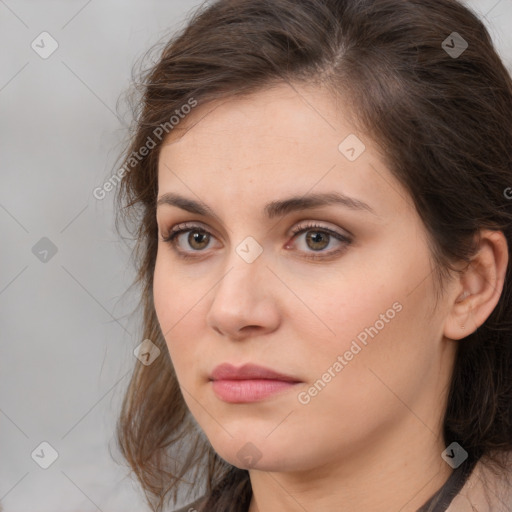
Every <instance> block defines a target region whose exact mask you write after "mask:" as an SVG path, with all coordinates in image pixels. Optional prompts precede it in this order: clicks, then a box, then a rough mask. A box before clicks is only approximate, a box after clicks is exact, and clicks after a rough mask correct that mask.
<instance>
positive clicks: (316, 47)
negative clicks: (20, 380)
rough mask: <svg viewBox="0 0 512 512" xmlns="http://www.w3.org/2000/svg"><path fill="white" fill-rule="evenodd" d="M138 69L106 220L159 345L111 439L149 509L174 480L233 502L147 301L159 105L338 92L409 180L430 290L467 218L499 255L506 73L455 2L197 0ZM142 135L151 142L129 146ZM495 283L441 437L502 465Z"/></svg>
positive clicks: (239, 473) (504, 440)
mask: <svg viewBox="0 0 512 512" xmlns="http://www.w3.org/2000/svg"><path fill="white" fill-rule="evenodd" d="M455 30H456V31H457V32H458V34H460V36H462V38H463V39H464V40H465V41H466V42H467V43H468V47H467V48H466V49H465V51H463V53H462V54H460V55H457V56H454V55H453V54H449V51H447V50H448V49H449V47H450V46H454V43H452V40H450V39H449V37H452V39H453V37H456V36H454V35H453V34H452V33H453V32H454V31H455ZM447 38H448V41H449V43H450V44H449V47H448V48H447V47H446V45H443V41H445V40H447ZM155 48H156V47H155ZM445 48H446V49H445ZM158 51H159V52H160V49H159V50H158ZM140 75H141V81H140V84H139V86H140V87H139V89H138V92H140V96H139V100H138V101H139V102H138V103H137V105H136V116H135V117H136V119H135V122H134V126H133V134H132V138H131V143H130V145H129V147H128V149H127V150H126V152H125V153H124V155H123V158H124V169H125V171H124V172H123V174H124V176H123V179H122V181H121V183H120V184H119V187H118V189H117V192H116V194H117V201H118V208H119V210H118V217H116V226H118V222H119V220H120V219H121V218H122V219H123V220H124V221H125V223H126V225H129V226H131V227H134V232H132V233H133V234H134V235H135V237H136V240H137V242H136V246H135V247H134V252H133V255H134V257H135V261H136V264H137V272H138V273H137V278H136V281H135V283H136V284H138V285H140V287H141V295H140V297H141V301H140V305H141V307H142V310H143V311H142V315H143V322H142V326H141V327H142V329H141V331H142V332H141V338H140V339H141V340H142V339H150V340H151V341H152V342H153V343H154V344H155V345H157V346H158V347H159V349H160V350H161V356H160V357H158V358H157V359H156V360H155V361H154V362H153V363H152V364H151V365H149V366H145V365H143V364H140V363H139V362H137V363H136V365H135V368H134V371H133V375H132V378H131V382H130V384H129V387H128V389H127V392H126V395H125V398H124V401H123V406H122V411H121V413H120V416H119V420H118V424H117V430H116V436H117V440H118V445H119V447H120V449H121V452H122V454H123V456H124V457H125V458H126V460H127V461H128V463H129V465H130V467H131V468H132V469H133V471H134V472H135V475H136V476H137V478H138V479H139V481H140V483H141V484H142V487H143V489H144V491H145V493H146V498H147V500H148V503H150V505H151V506H152V507H154V508H153V509H154V510H157V511H160V510H162V507H164V504H165V502H166V500H168V499H169V497H170V496H172V497H173V499H174V500H176V499H177V492H178V489H181V488H182V485H183V486H185V487H186V483H191V484H193V486H195V487H193V489H195V491H196V494H197V491H198V489H201V490H202V492H206V494H207V495H208V496H209V499H208V503H207V504H206V505H205V507H204V508H203V509H202V510H208V511H210V510H212V511H215V512H219V511H239V510H246V509H247V507H248V504H249V502H250V498H251V494H252V491H251V485H250V480H249V475H248V472H247V471H246V470H241V469H238V468H236V467H234V466H231V465H230V464H228V463H227V462H226V461H224V460H223V459H221V458H220V457H219V456H218V455H217V454H216V453H215V452H214V451H213V449H212V447H211V445H210V444H209V442H208V440H207V439H206V437H205V436H204V434H203V433H202V432H201V430H200V428H199V427H198V425H197V424H196V423H195V421H194V419H193V418H192V417H191V414H190V412H189V411H188V408H187V406H186V404H185V402H184V400H183V397H182V394H181V391H180V388H179V385H178V382H177V379H176V376H175V373H174V370H173V366H172V362H171V360H170V357H169V354H168V350H167V348H166V344H165V340H164V338H163V335H162V333H161V331H160V328H159V324H158V321H157V317H156V314H155V308H154V304H153V281H152V280H153V272H154V265H155V259H156V253H157V224H156V209H155V208H156V207H155V202H156V197H157V191H158V172H157V163H158V158H159V150H160V148H161V145H162V140H163V139H164V138H159V137H158V136H155V134H160V132H161V127H162V126H164V127H165V131H166V133H167V132H168V131H170V129H171V128H172V127H171V128H169V120H170V118H171V116H173V114H175V113H177V111H179V112H183V106H184V105H186V104H191V103H190V102H191V99H193V101H195V102H197V104H199V105H200V106H201V105H204V104H205V103H206V102H209V101H211V100H213V99H220V98H225V99H229V98H230V97H234V96H236V95H245V94H250V93H255V92H258V91H259V90H261V89H262V88H264V87H268V86H269V85H272V84H275V83H280V82H283V81H284V82H288V83H290V84H291V83H299V82H302V83H313V84H321V85H325V86H326V87H328V88H329V90H330V91H332V93H333V94H337V95H339V96H343V98H344V100H345V102H344V105H346V106H351V108H352V115H353V122H354V123H355V124H358V126H359V128H360V130H361V131H362V132H365V133H367V134H368V136H369V137H371V138H372V139H373V140H374V141H375V142H376V143H377V144H378V147H379V148H380V150H381V151H382V155H383V158H384V159H385V161H386V163H387V165H388V168H389V169H390V171H391V172H392V173H393V175H394V176H396V178H397V179H398V180H399V181H400V182H401V183H402V184H403V185H404V186H405V187H406V190H408V192H409V193H410V196H411V198H412V199H413V201H414V204H415V206H416V209H417V211H418V213H419V215H420V216H421V218H422V220H423V223H424V225H425V228H426V231H427V233H428V237H429V241H430V250H431V254H432V259H433V262H434V270H435V273H434V277H435V278H436V282H437V284H438V287H436V290H438V292H439V294H442V293H443V291H444V290H443V283H444V282H445V278H448V277H450V276H451V275H452V274H451V272H455V266H454V263H456V262H461V261H463V262H469V261H470V258H471V256H472V255H473V254H474V253H475V248H476V247H477V245H476V242H477V241H478V240H477V239H475V235H477V234H478V232H479V230H480V229H483V228H488V229H492V230H500V231H502V232H503V233H504V235H505V237H506V239H507V243H508V250H509V254H512V250H511V249H512V248H511V243H512V200H511V199H509V198H507V194H506V192H505V191H506V190H511V189H510V188H509V187H512V165H511V162H512V83H511V78H510V76H509V74H508V72H507V70H506V69H505V67H504V65H503V63H502V61H501V60H500V58H499V56H498V54H497V52H496V50H495V48H494V47H493V43H492V41H491V38H490V36H489V33H488V31H487V30H486V28H485V27H484V25H483V24H482V22H481V21H480V20H479V18H478V17H477V16H476V15H475V14H474V13H473V12H471V11H470V10H469V9H468V8H466V7H464V6H462V5H461V4H459V3H458V2H457V1H455V0H236V1H232V0H220V1H217V2H214V3H212V4H210V5H208V6H205V7H202V8H199V9H198V10H197V11H196V12H195V13H194V14H193V16H192V17H191V18H190V19H189V20H188V23H187V25H186V26H185V27H184V28H183V29H182V30H181V31H180V32H179V33H177V34H175V35H174V36H173V37H172V38H171V39H170V40H169V41H168V42H167V44H165V46H164V48H163V50H161V52H160V54H159V56H158V59H157V62H156V64H155V63H154V64H151V65H150V66H149V68H147V69H145V70H144V71H142V72H141V73H140ZM180 117H181V116H180ZM166 123H167V124H166ZM171 124H172V123H171ZM159 127H160V128H159ZM150 139H151V140H152V141H153V142H154V143H155V147H154V148H152V149H151V150H150V151H149V153H148V154H147V155H146V156H144V157H143V158H140V159H139V158H137V159H136V160H133V158H134V157H133V155H134V154H135V153H137V154H138V152H139V150H140V148H142V147H144V146H145V145H147V144H148V141H149V140H150ZM130 158H131V159H132V160H130ZM128 163H129V167H128ZM511 191H512V190H511ZM135 283H134V284H135ZM511 290H512V275H511V265H510V262H509V265H508V268H507V273H506V280H505V284H504V289H503V291H502V294H501V296H500V300H499V303H498V305H497V306H496V308H495V309H494V310H493V311H492V313H491V315H490V316H489V318H488V319H487V320H486V322H485V323H484V324H483V325H482V326H481V327H480V328H478V329H477V330H476V331H475V332H474V333H472V334H470V335H469V336H467V338H465V339H464V342H461V343H459V344H458V352H457V357H456V362H455V366H454V370H453V377H452V382H451V388H450V391H449V397H448V405H447V409H446V413H445V417H444V432H443V433H444V439H445V442H446V445H448V444H450V443H451V442H452V441H457V442H458V443H459V444H460V445H461V446H462V447H463V448H464V449H465V450H466V451H467V452H470V453H471V454H472V455H473V456H474V457H477V458H480V457H482V456H484V455H485V456H487V457H489V461H490V462H493V463H495V464H496V465H497V466H498V467H500V468H501V470H502V471H504V470H505V467H504V466H503V462H500V457H499V454H500V453H501V454H502V453H504V452H505V451H509V450H511V449H512V377H511V376H512V343H511V342H512V316H511V312H512V296H511ZM438 296H440V295H438ZM500 464H501V465H500ZM224 477H225V478H224ZM223 478H224V479H223ZM216 485H217V486H218V489H217V492H214V490H213V489H214V487H215V486H216ZM190 490H192V489H189V491H190Z"/></svg>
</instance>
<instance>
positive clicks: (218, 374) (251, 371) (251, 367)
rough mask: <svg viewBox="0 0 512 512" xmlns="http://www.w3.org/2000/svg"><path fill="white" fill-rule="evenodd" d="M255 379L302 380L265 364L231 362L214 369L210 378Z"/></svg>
mask: <svg viewBox="0 0 512 512" xmlns="http://www.w3.org/2000/svg"><path fill="white" fill-rule="evenodd" d="M255 379H268V380H279V381H283V382H300V380H298V379H296V378H295V377H291V376H290V375H285V374H283V373H280V372H276V371H274V370H272V369H270V368H265V367H264V366H258V365H255V364H245V365H243V366H241V367H239V368H237V367H235V366H233V365H231V364H229V363H223V364H221V365H219V366H217V367H215V369H214V370H213V371H212V373H211V374H210V380H255Z"/></svg>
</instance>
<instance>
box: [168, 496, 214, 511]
mask: <svg viewBox="0 0 512 512" xmlns="http://www.w3.org/2000/svg"><path fill="white" fill-rule="evenodd" d="M205 501H206V498H205V497H204V496H203V497H201V498H199V499H198V500H196V501H194V502H193V503H189V504H188V505H186V506H185V507H182V508H180V509H178V510H175V511H174V512H199V510H200V507H201V505H203V504H204V502H205Z"/></svg>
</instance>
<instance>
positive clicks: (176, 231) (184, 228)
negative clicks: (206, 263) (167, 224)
mask: <svg viewBox="0 0 512 512" xmlns="http://www.w3.org/2000/svg"><path fill="white" fill-rule="evenodd" d="M315 230H316V231H318V232H320V233H326V234H328V235H330V236H332V237H334V238H335V239H337V240H339V241H340V242H343V243H344V244H345V246H344V247H342V248H341V249H335V250H331V251H329V252H328V253H327V254H323V255H321V256H317V255H314V254H312V255H307V256H304V257H305V258H306V259H311V260H320V259H327V258H329V257H332V256H336V255H337V254H340V253H341V252H343V251H344V250H345V249H346V247H347V246H348V245H350V244H351V243H352V240H351V239H350V238H349V237H347V236H345V235H342V234H341V233H338V232H336V231H333V230H332V229H329V228H326V227H323V226H319V225H318V224H314V223H312V224H307V225H304V226H298V227H297V228H295V229H294V230H293V231H292V234H293V237H294V238H295V237H296V236H298V235H300V234H302V233H306V232H308V231H315ZM189 231H195V232H197V233H201V234H207V235H211V233H210V232H209V231H207V230H206V229H203V228H202V227H201V226H197V225H189V224H187V223H183V224H178V225H177V226H176V227H175V228H173V229H171V230H170V232H169V234H168V235H167V236H166V237H163V238H162V241H163V242H165V243H168V244H170V245H171V246H172V248H173V249H174V251H175V252H176V253H177V254H178V256H179V257H180V258H182V259H185V260H192V259H196V258H199V257H200V256H192V255H191V254H190V253H188V252H186V251H182V250H180V249H178V248H177V244H176V241H175V239H176V238H177V237H178V236H179V235H181V234H182V233H187V232H189ZM194 252H204V251H194Z"/></svg>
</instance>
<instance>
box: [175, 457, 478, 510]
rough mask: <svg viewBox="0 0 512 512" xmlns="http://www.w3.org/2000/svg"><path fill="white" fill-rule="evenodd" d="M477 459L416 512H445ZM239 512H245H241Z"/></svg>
mask: <svg viewBox="0 0 512 512" xmlns="http://www.w3.org/2000/svg"><path fill="white" fill-rule="evenodd" d="M477 462H478V458H473V457H468V458H467V459H466V460H465V461H464V462H463V463H462V464H461V465H460V466H459V467H458V468H457V469H454V470H453V472H452V474H451V475H450V477H449V478H448V480H446V482H445V483H444V484H443V485H442V486H441V487H440V488H439V489H438V490H437V491H436V492H435V493H434V494H433V495H432V496H431V497H430V498H429V499H428V500H427V501H426V502H425V503H424V504H423V506H421V507H420V508H419V509H418V510H417V512H445V511H446V509H447V508H448V507H449V505H450V503H451V502H452V500H453V498H455V496H457V494H458V493H459V492H460V490H461V489H462V487H464V484H465V483H466V480H467V479H468V478H469V475H470V474H471V472H472V471H473V469H474V467H475V465H476V463H477ZM205 500H206V497H205V496H203V497H201V498H199V499H198V500H196V501H194V502H193V503H190V504H189V505H187V506H186V507H183V508H180V509H179V510H177V511H176V512H199V510H200V505H201V504H202V503H204V501H205ZM240 512H247V511H245V510H241V511H240Z"/></svg>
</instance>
